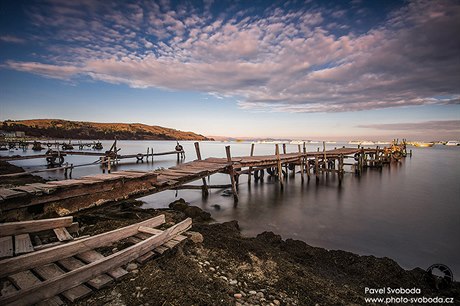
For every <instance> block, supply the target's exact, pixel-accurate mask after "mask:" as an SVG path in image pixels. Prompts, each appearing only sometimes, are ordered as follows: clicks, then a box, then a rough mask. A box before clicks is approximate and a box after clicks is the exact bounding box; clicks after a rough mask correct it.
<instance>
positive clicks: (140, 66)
mask: <svg viewBox="0 0 460 306" xmlns="http://www.w3.org/2000/svg"><path fill="white" fill-rule="evenodd" d="M213 5H214V3H213V1H205V3H204V5H203V7H193V6H191V5H190V4H186V3H180V4H179V5H176V6H174V5H172V4H171V3H169V2H168V1H161V2H159V3H156V2H150V1H145V2H144V1H139V2H137V3H130V4H124V3H123V2H104V1H101V2H99V1H79V2H72V1H65V2H63V1H49V2H48V3H47V5H41V6H35V7H31V8H30V9H29V10H28V16H29V18H30V21H31V23H32V24H35V25H36V26H38V27H40V29H43V30H42V31H41V32H40V33H35V34H34V35H35V36H34V39H35V40H36V41H37V42H40V43H41V44H43V45H48V46H49V47H48V48H49V55H47V56H44V55H43V54H42V55H41V58H40V59H37V60H36V61H35V62H23V61H20V60H11V59H9V60H8V61H6V62H5V64H4V65H3V67H8V68H10V69H14V70H18V71H25V72H30V73H35V74H40V75H44V76H46V77H53V78H58V79H65V80H68V79H70V78H73V77H76V76H78V77H81V76H88V77H90V78H92V79H95V80H100V81H104V82H110V83H116V84H128V85H129V86H131V87H136V88H146V87H155V88H166V89H172V90H194V91H202V92H210V93H213V94H214V95H216V96H225V97H227V96H235V97H237V99H238V101H240V102H239V106H240V107H241V108H243V109H253V110H259V111H260V110H262V111H279V112H344V111H358V110H368V109H380V108H390V107H401V106H412V105H426V104H460V74H459V73H458V71H460V37H459V35H458V29H459V28H460V4H459V3H458V2H453V1H452V2H450V1H413V2H409V3H408V4H407V6H404V7H403V8H401V9H399V10H397V11H394V12H392V13H391V14H390V15H389V16H388V18H387V19H386V21H385V22H384V23H383V24H380V25H379V26H378V27H374V28H372V29H370V30H369V31H367V32H366V33H364V34H361V35H357V34H355V33H354V32H353V31H351V30H350V31H349V33H347V34H344V35H340V36H338V35H337V34H335V33H334V32H333V30H332V29H334V28H337V27H340V26H342V27H343V29H346V28H348V26H347V25H346V24H343V23H341V24H339V23H335V25H334V26H333V27H329V26H328V18H329V16H328V14H329V15H330V12H329V11H327V10H325V9H321V8H315V9H313V8H310V9H309V8H304V9H298V10H289V9H288V8H280V7H276V8H273V9H270V10H266V11H265V12H263V13H254V12H253V11H251V10H247V9H246V10H245V9H241V8H238V7H237V6H230V7H229V8H228V9H227V11H226V12H222V13H220V14H218V15H216V16H214V15H212V14H211V8H212V6H213ZM346 13H347V12H346V11H337V12H335V13H334V14H333V16H332V17H331V18H332V19H333V21H334V22H337V18H340V17H343V16H344V15H346ZM341 22H342V21H341ZM50 41H53V44H48V42H50ZM438 97H443V98H438Z"/></svg>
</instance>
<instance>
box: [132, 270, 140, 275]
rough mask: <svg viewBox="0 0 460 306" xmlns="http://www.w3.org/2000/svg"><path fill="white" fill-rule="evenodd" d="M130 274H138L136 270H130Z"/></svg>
mask: <svg viewBox="0 0 460 306" xmlns="http://www.w3.org/2000/svg"><path fill="white" fill-rule="evenodd" d="M131 273H133V274H137V273H139V270H138V269H135V270H132V271H131Z"/></svg>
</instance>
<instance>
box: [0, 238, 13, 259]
mask: <svg viewBox="0 0 460 306" xmlns="http://www.w3.org/2000/svg"><path fill="white" fill-rule="evenodd" d="M12 256H13V237H11V236H6V237H0V258H6V257H12Z"/></svg>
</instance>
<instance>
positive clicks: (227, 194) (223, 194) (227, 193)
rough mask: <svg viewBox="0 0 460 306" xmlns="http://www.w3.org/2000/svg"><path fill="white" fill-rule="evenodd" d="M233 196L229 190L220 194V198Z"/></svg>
mask: <svg viewBox="0 0 460 306" xmlns="http://www.w3.org/2000/svg"><path fill="white" fill-rule="evenodd" d="M232 195H233V192H232V191H231V190H230V189H226V190H224V191H223V192H222V193H221V196H223V197H230V196H232Z"/></svg>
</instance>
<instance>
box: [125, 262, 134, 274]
mask: <svg viewBox="0 0 460 306" xmlns="http://www.w3.org/2000/svg"><path fill="white" fill-rule="evenodd" d="M136 269H137V264H135V263H134V262H132V263H130V264H128V265H127V266H126V270H127V271H129V272H130V271H133V270H136Z"/></svg>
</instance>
